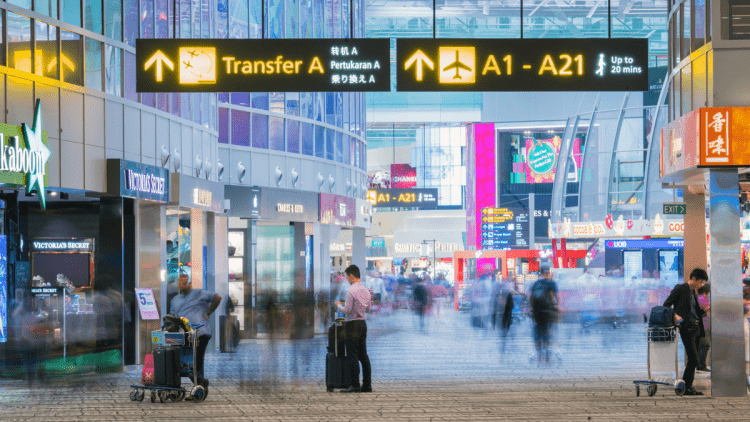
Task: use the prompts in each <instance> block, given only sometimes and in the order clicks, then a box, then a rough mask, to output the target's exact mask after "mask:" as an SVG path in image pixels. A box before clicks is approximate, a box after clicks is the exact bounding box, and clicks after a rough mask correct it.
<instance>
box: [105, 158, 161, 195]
mask: <svg viewBox="0 0 750 422" xmlns="http://www.w3.org/2000/svg"><path fill="white" fill-rule="evenodd" d="M107 193H109V194H110V195H115V196H125V197H128V198H136V199H143V200H148V201H156V202H164V203H166V202H169V170H167V169H165V168H161V167H154V166H149V165H146V164H141V163H136V162H133V161H127V160H119V159H109V160H107Z"/></svg>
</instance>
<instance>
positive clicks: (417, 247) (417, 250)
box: [393, 242, 464, 255]
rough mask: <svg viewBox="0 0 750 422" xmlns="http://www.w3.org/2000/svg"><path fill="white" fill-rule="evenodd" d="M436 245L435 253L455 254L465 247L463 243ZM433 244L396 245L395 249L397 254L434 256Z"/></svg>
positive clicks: (438, 243) (439, 243)
mask: <svg viewBox="0 0 750 422" xmlns="http://www.w3.org/2000/svg"><path fill="white" fill-rule="evenodd" d="M434 243H435V252H441V253H445V252H455V251H462V250H464V245H463V244H461V243H441V242H434ZM432 244H433V242H427V245H425V244H423V243H394V244H393V247H394V249H395V250H396V253H400V254H426V255H430V254H432Z"/></svg>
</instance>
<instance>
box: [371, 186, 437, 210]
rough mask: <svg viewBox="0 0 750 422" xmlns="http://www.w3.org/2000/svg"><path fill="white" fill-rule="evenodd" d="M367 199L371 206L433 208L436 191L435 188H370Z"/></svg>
mask: <svg viewBox="0 0 750 422" xmlns="http://www.w3.org/2000/svg"><path fill="white" fill-rule="evenodd" d="M367 201H369V202H370V204H372V206H373V207H409V208H434V207H437V206H438V192H437V188H412V189H370V190H369V191H367Z"/></svg>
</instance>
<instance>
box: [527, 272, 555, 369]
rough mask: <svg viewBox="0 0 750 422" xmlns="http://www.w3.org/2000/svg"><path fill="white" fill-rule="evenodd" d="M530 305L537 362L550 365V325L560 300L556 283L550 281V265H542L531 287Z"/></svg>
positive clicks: (553, 320)
mask: <svg viewBox="0 0 750 422" xmlns="http://www.w3.org/2000/svg"><path fill="white" fill-rule="evenodd" d="M529 302H530V303H531V316H532V318H533V319H534V342H535V345H536V352H537V361H538V362H539V363H540V364H541V363H542V362H543V361H544V362H546V363H547V364H549V363H550V358H551V353H552V352H551V350H550V344H551V341H552V338H551V334H550V331H551V328H552V324H553V323H554V322H555V320H556V318H557V310H558V305H559V303H560V298H559V296H558V292H557V283H555V282H554V281H553V280H552V268H551V266H550V265H547V264H542V266H541V269H540V278H539V280H537V281H536V282H535V283H534V285H533V286H532V287H531V294H530V297H529Z"/></svg>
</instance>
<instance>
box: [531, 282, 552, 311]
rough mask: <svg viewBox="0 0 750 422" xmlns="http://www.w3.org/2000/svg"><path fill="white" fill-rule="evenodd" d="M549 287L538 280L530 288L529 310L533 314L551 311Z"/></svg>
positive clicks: (546, 283)
mask: <svg viewBox="0 0 750 422" xmlns="http://www.w3.org/2000/svg"><path fill="white" fill-rule="evenodd" d="M552 308H553V306H552V296H551V294H550V287H549V285H548V282H547V281H545V280H539V281H537V282H536V283H534V285H533V286H532V287H531V309H532V310H534V311H535V312H540V311H547V310H550V309H552Z"/></svg>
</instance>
